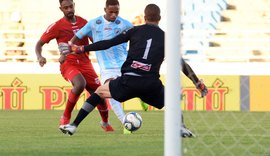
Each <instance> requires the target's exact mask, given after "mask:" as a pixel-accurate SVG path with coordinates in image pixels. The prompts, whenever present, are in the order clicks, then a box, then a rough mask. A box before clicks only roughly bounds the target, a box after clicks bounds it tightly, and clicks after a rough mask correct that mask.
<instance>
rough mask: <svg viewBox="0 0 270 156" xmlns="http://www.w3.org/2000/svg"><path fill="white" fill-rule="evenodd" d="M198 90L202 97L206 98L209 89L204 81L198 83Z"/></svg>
mask: <svg viewBox="0 0 270 156" xmlns="http://www.w3.org/2000/svg"><path fill="white" fill-rule="evenodd" d="M196 88H197V89H198V90H199V91H200V93H201V97H205V96H206V95H207V93H208V89H207V87H206V86H205V84H204V83H203V80H199V81H198V82H197V83H196Z"/></svg>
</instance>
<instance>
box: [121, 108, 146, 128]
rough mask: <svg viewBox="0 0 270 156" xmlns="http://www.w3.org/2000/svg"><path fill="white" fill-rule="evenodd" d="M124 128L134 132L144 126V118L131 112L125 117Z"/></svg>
mask: <svg viewBox="0 0 270 156" xmlns="http://www.w3.org/2000/svg"><path fill="white" fill-rule="evenodd" d="M123 124H124V127H125V128H126V129H127V130H129V131H131V132H133V131H136V130H138V129H139V128H140V127H141V126H142V117H141V116H140V114H138V113H136V112H129V113H127V114H126V115H125V117H124V122H123Z"/></svg>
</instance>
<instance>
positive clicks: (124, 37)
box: [84, 29, 133, 51]
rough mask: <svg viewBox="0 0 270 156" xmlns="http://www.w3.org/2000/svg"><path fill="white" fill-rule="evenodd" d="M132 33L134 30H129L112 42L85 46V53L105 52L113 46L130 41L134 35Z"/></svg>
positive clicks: (107, 41)
mask: <svg viewBox="0 0 270 156" xmlns="http://www.w3.org/2000/svg"><path fill="white" fill-rule="evenodd" d="M132 31H133V29H129V30H126V31H124V32H122V33H121V34H119V35H117V36H115V37H114V38H112V39H110V40H102V41H98V42H95V43H93V44H90V45H87V46H84V51H97V50H105V49H108V48H110V47H112V46H115V45H118V44H121V43H125V42H127V41H128V40H129V39H130V36H131V35H132Z"/></svg>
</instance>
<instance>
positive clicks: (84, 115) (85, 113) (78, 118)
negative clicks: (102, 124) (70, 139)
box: [72, 108, 89, 127]
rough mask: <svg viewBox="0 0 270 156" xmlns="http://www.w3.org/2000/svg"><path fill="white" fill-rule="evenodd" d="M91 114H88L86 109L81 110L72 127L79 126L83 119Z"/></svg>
mask: <svg viewBox="0 0 270 156" xmlns="http://www.w3.org/2000/svg"><path fill="white" fill-rule="evenodd" d="M88 114H89V112H87V111H86V110H84V109H82V108H81V109H80V111H79V113H78V115H77V116H76V118H75V120H74V121H73V123H72V125H75V126H76V127H78V126H79V124H80V123H81V122H82V121H83V119H84V118H85V117H86V116H87V115H88Z"/></svg>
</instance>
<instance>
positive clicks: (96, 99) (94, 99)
mask: <svg viewBox="0 0 270 156" xmlns="http://www.w3.org/2000/svg"><path fill="white" fill-rule="evenodd" d="M86 102H88V103H90V104H91V105H92V106H94V107H96V106H97V105H98V104H99V103H102V102H103V99H101V98H100V96H99V95H97V93H93V94H91V96H90V97H88V98H87V99H86Z"/></svg>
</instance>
